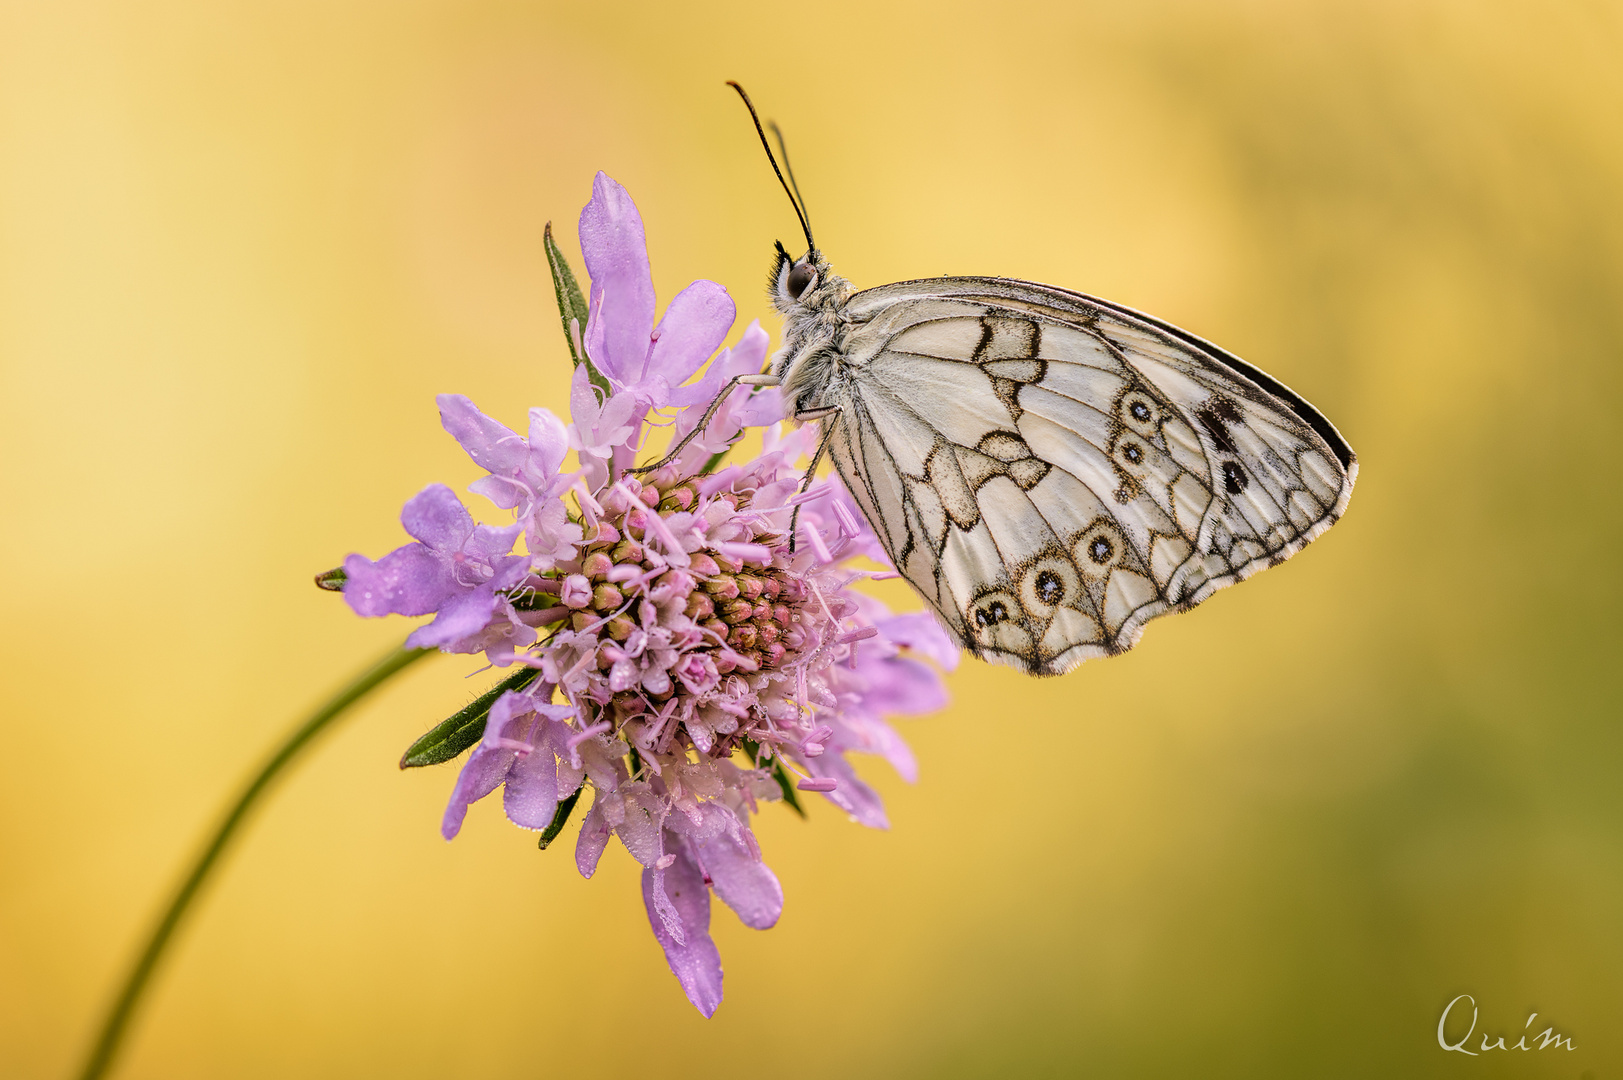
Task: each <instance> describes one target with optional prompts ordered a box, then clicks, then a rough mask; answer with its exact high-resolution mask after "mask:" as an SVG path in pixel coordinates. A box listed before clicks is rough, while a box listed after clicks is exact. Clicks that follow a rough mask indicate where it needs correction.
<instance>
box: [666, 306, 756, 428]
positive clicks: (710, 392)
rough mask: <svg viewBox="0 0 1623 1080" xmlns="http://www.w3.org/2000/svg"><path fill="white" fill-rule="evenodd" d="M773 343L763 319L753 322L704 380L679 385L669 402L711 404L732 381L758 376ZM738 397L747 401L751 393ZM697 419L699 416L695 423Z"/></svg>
mask: <svg viewBox="0 0 1623 1080" xmlns="http://www.w3.org/2000/svg"><path fill="white" fill-rule="evenodd" d="M771 343H772V339H771V338H770V337H769V336H768V335H767V332H766V331H765V330H763V329H761V322H760V320H759V319H756V320H752V321H751V322H750V324H749V326H747V327H745V329H744V334H743V336H742V337H741V338H739V341H738V344H737V345H734V346H733V347H732V348H730V349H724V350H723V351H722V352H721V354H720V355H719V356H717V357H716V358H715V359H714V360H712V361H711V362H710V366H709V367H707V368H705V370H704V377H703V378H701V379H700V380H699V381H698V382H695V383H690V384H689V385H687V386H678V387H677V388H676V389H674V390H672V391H671V392H670V394H669V395H668V396H667V398H666V401H667V403H668V404H671V405H677V406H688V405H708V404H709V403H710V400H711V399H712V398H714V397H715V396H716V394H717V393H719V392H720V391H721V387H722V384H723V383H725V382H727V381H728V380H729V379H733V378H736V377H737V376H739V375H752V374H756V373H758V372H759V371H760V370H761V368H762V366H763V365H764V364H765V363H766V353H767V349H768V347H769V346H770V345H771ZM737 394H738V398H737V401H739V402H742V401H744V400H746V397H747V396H748V395H749V391H748V390H747V389H740V390H738V391H737ZM697 420H698V417H697V416H695V417H694V418H693V421H691V422H697Z"/></svg>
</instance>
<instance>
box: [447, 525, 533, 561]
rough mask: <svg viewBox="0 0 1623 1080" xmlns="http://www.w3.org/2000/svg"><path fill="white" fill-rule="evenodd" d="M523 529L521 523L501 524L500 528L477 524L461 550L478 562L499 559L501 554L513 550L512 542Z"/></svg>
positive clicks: (514, 541) (515, 540)
mask: <svg viewBox="0 0 1623 1080" xmlns="http://www.w3.org/2000/svg"><path fill="white" fill-rule="evenodd" d="M523 531H524V526H523V525H522V524H515V525H503V526H501V527H500V528H497V527H494V526H490V525H477V526H475V527H474V530H473V535H471V536H469V537H468V540H467V542H466V543H465V544H464V545H463V547H462V550H463V551H464V552H466V553H467V554H468V555H469V556H471V557H473V558H475V559H478V560H479V561H480V562H491V561H492V560H499V559H500V557H501V556H503V555H506V554H507V553H508V552H509V551H512V550H513V544H514V543H516V542H517V540H518V537H519V534H520V533H522V532H523Z"/></svg>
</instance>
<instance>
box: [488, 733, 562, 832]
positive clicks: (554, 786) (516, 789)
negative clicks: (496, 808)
mask: <svg viewBox="0 0 1623 1080" xmlns="http://www.w3.org/2000/svg"><path fill="white" fill-rule="evenodd" d="M492 713H493V714H494V710H492ZM502 808H503V809H504V810H506V811H507V820H508V821H511V822H512V823H513V824H514V825H518V826H520V827H521V828H525V829H544V828H546V827H547V826H548V825H551V824H552V818H553V815H554V814H556V813H557V811H558V759H557V758H555V757H553V756H552V748H551V747H549V746H537V747H536V748H535V749H534V750H531V751H530V752H529V753H528V754H525V755H522V756H520V757H519V758H518V760H517V761H515V762H513V767H512V769H511V771H509V772H508V774H507V788H506V790H505V791H503V792H502Z"/></svg>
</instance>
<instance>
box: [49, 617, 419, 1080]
mask: <svg viewBox="0 0 1623 1080" xmlns="http://www.w3.org/2000/svg"><path fill="white" fill-rule="evenodd" d="M433 651H434V650H432V649H406V648H400V647H396V648H394V649H391V650H390V651H389V654H388V655H387V656H385V657H384V658H383V659H382V660H380V661H378V662H377V663H376V664H374V665H372V666H371V667H370V668H368V669H367V670H366V671H365V672H364V673H363V674H362V675H361V676H360V677H359V678H356V679H355V680H354V681H352V682H351V683H350V684H349V685H348V686H346V687H344V688H343V689H342V690H340V691H339V692H338V693H337V694H335V695H333V697H332V698H331V699H330V700H329V701H328V702H327V703H326V704H325V705H323V706H321V708H319V709H317V710H316V711H315V712H314V713H312V714H311V715H310V717H309V719H307V720H305V721H304V722H303V723H301V724H300V725H299V726H298V727H297V728H295V729H294V730H293V732H292V733H291V734H289V735H288V737H287V738H286V739H284V740H283V741H282V745H281V746H279V747H277V748H276V752H275V753H273V754H271V756H270V758H269V759H268V760H267V761H266V762H265V764H264V765H262V766H261V767H260V769H259V771H258V772H257V773H255V774H254V778H253V779H252V780H250V781H249V782H248V786H247V787H246V788H244V789H243V791H242V794H241V795H239V796H237V800H236V802H234V803H233V804H232V805H231V809H230V810H227V811H226V814H225V817H224V818H222V819H221V821H220V824H219V826H218V827H217V828H216V829H215V830H214V835H213V836H212V837H211V838H210V839H209V842H208V843H207V844H206V845H205V846H204V848H203V851H202V853H201V854H200V855H199V856H198V858H197V862H196V863H195V864H194V865H193V866H192V869H191V872H190V873H188V874H187V875H186V879H185V880H184V881H182V882H181V885H180V888H179V889H177V890H175V897H174V899H173V900H171V901H170V902H169V907H168V909H167V910H166V911H165V912H164V913H163V918H161V919H159V920H158V924H157V926H155V927H153V929H152V935H151V936H150V937H149V938H148V939H147V944H146V948H144V949H142V950H141V955H140V957H139V958H138V959H137V960H136V961H135V966H134V967H132V968H131V969H130V973H129V976H128V977H127V978H126V979H125V980H124V988H123V990H121V991H120V992H119V995H118V998H117V1000H115V1001H114V1002H113V1007H112V1008H111V1009H110V1010H108V1013H107V1019H106V1020H105V1021H103V1022H102V1026H101V1034H100V1035H99V1036H98V1037H97V1039H96V1045H95V1047H94V1048H93V1049H92V1050H91V1051H90V1057H89V1059H88V1060H87V1061H86V1062H85V1067H84V1069H83V1070H82V1071H81V1072H80V1073H79V1077H80V1080H96V1078H98V1077H101V1076H104V1075H106V1073H107V1070H108V1068H109V1067H110V1066H111V1065H112V1063H113V1055H114V1054H116V1053H117V1052H118V1046H119V1042H120V1041H121V1040H122V1039H123V1037H124V1032H125V1029H126V1028H128V1026H129V1022H130V1016H131V1015H132V1014H133V1013H134V1012H135V1006H136V1005H137V1004H139V1002H140V1000H141V994H142V992H143V991H144V990H145V989H146V986H147V983H148V982H149V981H150V980H151V978H152V971H153V969H154V968H155V967H157V965H158V960H159V959H160V958H161V957H162V956H163V950H164V947H165V946H167V945H168V944H169V939H170V938H171V937H173V936H174V933H175V927H176V926H177V925H179V923H180V920H181V917H182V916H184V915H185V914H186V909H187V907H189V906H190V905H191V902H192V899H193V898H194V897H195V896H196V895H197V891H198V889H200V888H201V887H202V885H203V881H204V880H205V879H206V878H207V877H208V875H209V871H210V870H212V869H214V864H215V863H216V862H218V861H219V859H220V855H221V853H222V852H224V851H225V848H226V845H227V844H229V843H230V842H231V837H232V834H233V833H235V832H236V831H237V827H238V826H240V825H241V824H242V822H243V819H244V818H246V817H247V816H248V811H249V810H250V809H252V807H253V804H254V802H255V801H256V800H258V798H259V796H260V795H261V794H263V793H264V791H265V789H266V788H267V787H269V786H270V782H271V781H272V780H274V779H275V778H276V775H277V774H278V773H280V772H281V771H282V770H283V769H284V768H286V767H287V766H288V764H289V763H291V762H292V760H293V759H294V758H295V757H297V756H298V755H299V751H301V750H303V749H304V747H305V745H306V744H307V743H309V742H310V740H311V739H313V738H315V737H316V735H318V734H320V732H321V731H322V729H323V728H325V727H326V726H327V725H328V724H330V723H332V721H333V720H335V719H337V718H338V716H339V715H340V714H341V713H343V711H344V710H345V709H347V708H349V707H350V706H351V705H353V704H355V703H356V702H357V701H359V700H361V698H363V697H365V696H366V695H367V694H369V693H371V692H372V691H373V690H374V689H376V688H377V687H378V686H380V685H381V684H382V683H384V682H385V681H386V680H387V679H388V678H389V677H390V676H392V675H394V674H395V673H396V672H398V671H400V670H401V669H402V668H405V667H407V666H408V665H410V664H412V663H414V662H416V661H417V660H419V659H421V658H422V657H424V656H427V655H428V654H429V653H431V652H433Z"/></svg>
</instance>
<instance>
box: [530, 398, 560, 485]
mask: <svg viewBox="0 0 1623 1080" xmlns="http://www.w3.org/2000/svg"><path fill="white" fill-rule="evenodd" d="M568 452H569V429H568V428H567V427H565V426H564V422H563V421H562V420H560V419H558V418H557V417H556V416H554V415H553V414H552V412H551V411H550V410H547V409H543V408H540V407H536V408H533V409H531V410H530V453H531V454H532V455H534V456H535V458H536V459H537V462H536V463H537V464H538V465H539V466H540V467H541V471H542V472H543V473H545V474H546V475H547V477H548V478H549V479H550V478H551V477H552V476H553V475H554V474H556V473H557V472H558V466H560V465H562V464H563V463H564V455H565V454H567V453H568Z"/></svg>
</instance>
